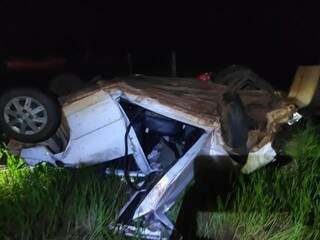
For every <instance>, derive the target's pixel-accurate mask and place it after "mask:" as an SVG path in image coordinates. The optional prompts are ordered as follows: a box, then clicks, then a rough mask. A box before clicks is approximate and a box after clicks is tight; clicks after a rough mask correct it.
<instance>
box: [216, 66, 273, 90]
mask: <svg viewBox="0 0 320 240" xmlns="http://www.w3.org/2000/svg"><path fill="white" fill-rule="evenodd" d="M215 82H216V83H219V84H223V85H227V86H230V87H232V88H233V89H234V90H265V91H267V92H269V93H272V94H273V92H274V89H273V87H272V86H271V85H270V84H269V83H268V82H266V81H265V80H263V79H262V78H261V77H259V76H258V75H257V74H256V73H254V72H253V71H252V70H251V69H250V68H248V67H245V66H240V65H232V66H230V67H227V68H225V69H224V70H222V71H221V72H220V73H218V74H217V76H216V78H215Z"/></svg>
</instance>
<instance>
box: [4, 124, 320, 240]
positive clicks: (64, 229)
mask: <svg viewBox="0 0 320 240" xmlns="http://www.w3.org/2000/svg"><path fill="white" fill-rule="evenodd" d="M318 130H319V129H318V128H316V127H313V126H308V127H307V128H306V129H305V130H303V131H299V132H298V133H296V134H295V136H294V138H293V139H292V140H291V141H290V142H288V144H287V145H286V148H285V152H286V154H288V155H290V156H292V157H293V159H294V161H293V162H292V163H291V164H289V165H288V166H285V167H279V168H274V167H266V168H264V169H261V170H259V171H257V172H255V173H254V174H252V175H249V176H242V177H241V178H240V180H239V184H238V185H237V192H236V195H235V201H234V205H233V207H232V209H228V210H227V209H223V208H222V209H221V211H219V212H214V213H211V214H209V215H206V217H205V218H202V220H201V222H202V224H200V225H201V226H202V228H201V230H200V231H201V233H202V234H204V235H206V236H208V237H215V239H226V236H229V239H241V240H242V239H244V240H246V239H248V240H249V239H250V240H252V239H259V240H260V239H272V240H284V239H290V240H291V239H293V240H295V239H297V240H298V239H299V240H300V239H307V240H308V239H310V240H311V239H314V240H316V239H320V184H319V182H320V136H319V133H318ZM1 156H2V157H5V158H6V159H7V168H6V169H5V170H0V239H32V240H33V239H52V240H53V239H54V240H58V239H121V237H120V236H118V235H114V234H113V232H112V231H110V230H108V225H109V224H110V223H111V222H112V221H114V219H115V217H116V214H117V212H118V210H119V207H120V206H122V205H123V203H124V199H125V198H124V196H125V195H126V194H125V192H126V189H125V186H123V185H122V184H121V182H120V181H119V180H118V179H116V178H112V177H108V178H107V179H103V178H102V177H101V176H99V175H98V174H97V172H96V171H95V170H94V169H91V168H90V169H79V170H68V169H62V168H54V167H50V166H47V165H39V166H37V167H34V168H30V167H26V166H25V165H24V163H23V162H22V161H21V160H20V159H18V158H15V157H13V156H12V155H11V154H10V153H8V152H7V151H6V150H5V149H4V148H2V150H0V158H1ZM177 205H178V206H179V204H177ZM177 210H178V207H176V208H174V209H173V210H172V212H171V213H173V214H172V215H173V216H174V215H176V214H177Z"/></svg>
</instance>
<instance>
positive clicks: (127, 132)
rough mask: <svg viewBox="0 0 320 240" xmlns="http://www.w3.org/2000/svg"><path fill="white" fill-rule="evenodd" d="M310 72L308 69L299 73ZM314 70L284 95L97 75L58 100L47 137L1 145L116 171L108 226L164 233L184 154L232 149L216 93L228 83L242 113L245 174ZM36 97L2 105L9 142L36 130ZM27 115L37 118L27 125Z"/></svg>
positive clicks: (183, 173) (307, 96) (41, 118)
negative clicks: (123, 191)
mask: <svg viewBox="0 0 320 240" xmlns="http://www.w3.org/2000/svg"><path fill="white" fill-rule="evenodd" d="M310 71H313V74H311V76H310V74H309V75H308V74H303V73H304V72H310ZM319 76H320V70H319V67H311V70H310V67H309V68H308V67H302V68H300V70H299V71H298V72H297V77H296V79H295V81H294V84H293V85H292V89H291V91H290V93H289V95H286V94H281V93H279V92H270V91H265V90H256V89H249V90H246V89H244V90H237V89H234V88H232V87H230V86H227V85H221V84H215V83H203V82H199V81H197V80H196V79H189V78H160V77H149V76H143V75H137V76H133V77H127V78H116V79H114V80H112V81H108V82H105V81H103V80H101V81H99V82H98V83H97V84H96V85H95V86H91V87H90V88H88V89H84V90H83V91H80V92H78V93H76V94H73V95H70V96H66V97H62V98H60V102H61V105H62V111H61V112H60V113H59V115H57V116H59V118H60V116H61V120H60V121H59V124H58V126H57V128H56V129H55V131H54V132H53V133H52V134H51V136H50V137H49V138H48V139H44V140H43V141H41V142H39V141H36V143H32V142H34V141H29V142H28V143H22V142H17V141H11V142H10V143H9V147H10V148H11V149H12V151H13V152H16V153H18V154H20V156H21V158H23V159H24V161H25V162H26V163H27V164H30V165H36V164H39V163H41V162H48V163H50V164H52V165H55V166H64V167H81V166H87V165H94V164H100V163H104V164H105V166H106V173H107V174H116V175H119V176H123V177H124V178H125V180H126V181H127V183H128V185H129V186H130V187H131V189H132V193H131V196H130V198H129V200H128V202H127V203H126V204H125V206H124V207H123V208H122V210H121V211H120V213H119V216H118V219H117V220H116V223H115V224H114V225H113V226H110V227H113V228H115V229H116V230H118V231H120V232H123V233H124V234H126V235H128V236H134V235H136V234H137V232H139V235H140V236H143V237H145V238H148V239H165V238H167V237H169V236H170V234H171V231H172V229H173V228H174V224H173V223H172V221H171V219H170V218H169V217H168V216H167V215H166V213H167V212H168V211H169V209H170V208H171V207H172V206H173V204H174V203H175V201H176V199H177V198H178V196H179V195H180V194H181V192H182V191H183V190H184V189H185V188H186V186H187V185H188V184H189V183H190V182H191V181H192V178H193V159H194V158H195V157H196V156H197V155H199V154H202V155H203V154H205V155H210V156H219V155H224V156H228V155H232V154H233V153H235V152H237V151H238V149H237V146H234V145H232V144H230V143H229V141H228V140H227V139H226V137H225V136H224V135H223V134H222V128H221V126H222V125H224V126H228V123H224V122H222V121H223V118H222V117H221V116H222V115H223V114H224V109H225V108H226V107H227V106H226V105H225V104H226V103H225V101H223V97H224V96H225V94H226V93H229V92H235V91H236V94H237V95H239V96H240V98H241V101H242V103H243V106H244V108H245V111H246V114H247V116H248V124H247V127H248V129H249V136H248V142H247V148H248V150H249V154H248V158H247V161H246V163H245V164H244V166H243V167H242V169H241V170H242V172H243V173H250V172H252V171H254V170H256V169H258V168H259V167H261V166H264V165H266V164H268V163H269V162H271V161H273V160H274V157H275V156H276V154H277V153H276V151H275V150H274V149H273V147H272V144H271V143H272V141H273V139H274V135H275V133H276V132H277V130H278V128H279V127H280V126H281V125H283V124H287V123H289V124H294V123H295V122H296V121H298V120H299V119H300V118H301V115H300V114H299V113H298V111H299V109H300V108H302V107H305V106H307V105H309V104H310V103H311V102H312V101H314V98H315V95H316V89H318V88H319V86H318V82H319ZM301 81H309V82H310V83H309V84H307V85H308V86H312V87H311V88H308V90H307V92H306V91H304V90H303V89H302V88H301V87H300V86H301V84H299V82H300V83H301ZM23 97H24V98H23ZM41 98H42V96H40V98H37V96H36V95H33V96H22V97H21V96H20V97H16V98H15V100H14V101H11V102H10V101H8V103H7V104H3V105H4V109H5V110H6V111H4V113H6V115H5V116H4V118H3V124H7V125H8V128H10V131H12V132H14V134H13V136H18V137H17V139H18V140H20V141H21V140H24V139H25V138H24V137H25V136H27V139H30V136H32V135H36V134H39V133H40V135H41V131H42V130H43V129H45V128H46V126H45V125H44V123H50V114H51V113H49V112H48V111H47V109H46V108H45V105H46V104H47V105H48V103H46V102H44V103H42V102H41ZM50 104H51V103H50ZM50 104H49V105H50ZM234 114H235V117H236V114H237V113H236V112H235V113H234ZM32 118H33V119H37V120H36V121H35V122H36V123H39V124H38V125H37V124H34V125H30V122H31V120H32ZM23 125H25V126H24V129H22V126H23ZM22 130H24V131H23V132H22ZM10 131H9V133H10ZM21 136H22V139H21V138H20V139H19V137H21ZM36 136H37V135H36ZM43 137H44V136H43V135H42V136H41V138H43ZM24 142H26V141H24ZM30 142H31V143H30ZM235 164H237V163H235Z"/></svg>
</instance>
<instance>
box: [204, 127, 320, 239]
mask: <svg viewBox="0 0 320 240" xmlns="http://www.w3.org/2000/svg"><path fill="white" fill-rule="evenodd" d="M285 152H286V154H288V155H290V156H291V157H293V159H294V161H293V162H292V163H291V164H289V165H287V166H285V167H278V168H272V167H267V168H264V169H261V170H259V171H257V172H255V173H253V174H252V175H250V176H242V177H241V178H240V183H239V186H238V191H237V194H236V200H235V203H234V206H233V207H232V209H231V210H228V211H226V210H224V209H223V208H222V209H221V211H219V212H216V213H212V214H210V216H209V217H208V218H207V219H209V220H208V221H206V222H205V223H204V224H203V228H202V233H203V234H205V235H206V236H215V237H216V238H217V239H221V238H222V235H224V234H225V232H226V231H227V232H229V234H230V232H231V234H232V236H233V237H234V239H279V240H280V239H290V240H294V239H297V240H298V239H299V240H300V239H310V240H311V239H314V240H316V239H320V185H319V182H320V135H319V128H317V127H314V126H310V125H309V126H308V127H307V128H306V129H305V130H303V131H301V130H300V131H299V132H298V133H296V134H295V135H294V137H293V139H292V140H291V141H289V142H288V143H287V144H286V147H285Z"/></svg>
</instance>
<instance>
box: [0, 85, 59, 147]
mask: <svg viewBox="0 0 320 240" xmlns="http://www.w3.org/2000/svg"><path fill="white" fill-rule="evenodd" d="M60 121H61V109H60V107H59V105H58V103H57V101H56V100H55V99H54V98H52V97H51V96H49V95H46V94H45V93H43V92H42V91H40V90H38V89H34V88H14V89H11V90H8V91H6V92H5V93H4V94H2V95H1V96H0V127H1V130H2V131H3V132H4V133H6V134H7V135H8V136H9V138H13V139H15V140H18V141H21V142H27V143H36V142H41V141H44V140H47V139H48V138H50V137H51V136H52V135H53V134H54V132H55V131H56V130H57V128H58V127H59V124H60Z"/></svg>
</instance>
